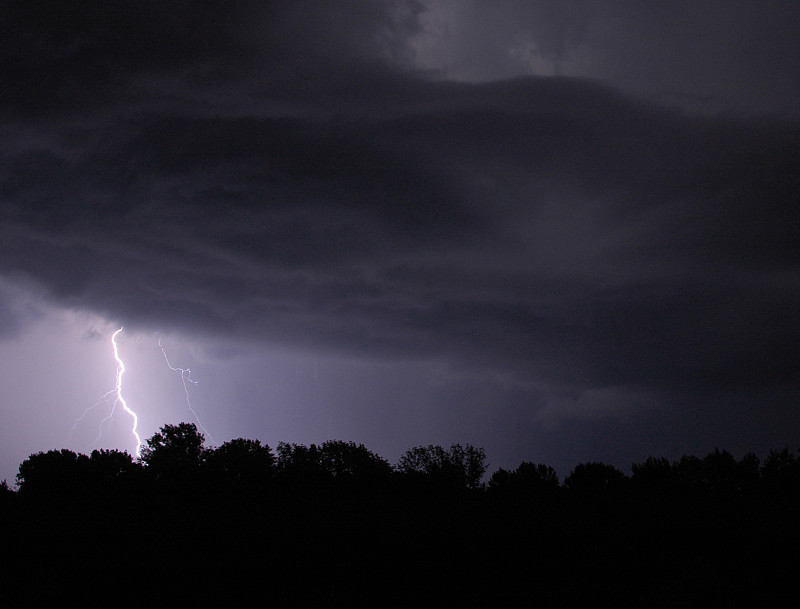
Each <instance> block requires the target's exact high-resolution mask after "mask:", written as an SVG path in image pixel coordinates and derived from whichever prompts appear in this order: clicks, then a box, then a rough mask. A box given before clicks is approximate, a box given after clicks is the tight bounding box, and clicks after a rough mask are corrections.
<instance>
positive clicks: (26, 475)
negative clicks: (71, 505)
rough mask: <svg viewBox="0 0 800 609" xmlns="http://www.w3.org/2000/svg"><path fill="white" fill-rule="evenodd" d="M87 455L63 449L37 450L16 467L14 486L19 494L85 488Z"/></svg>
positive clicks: (87, 472) (87, 467) (61, 491)
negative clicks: (16, 486)
mask: <svg viewBox="0 0 800 609" xmlns="http://www.w3.org/2000/svg"><path fill="white" fill-rule="evenodd" d="M88 478H89V458H88V457H87V456H86V455H81V454H78V453H75V452H73V451H71V450H67V449H65V448H62V449H61V450H49V451H47V452H38V453H36V454H33V455H31V456H30V457H28V458H27V459H25V460H24V461H23V462H22V463H21V464H20V466H19V473H18V474H17V485H18V486H19V491H20V493H21V494H23V495H25V494H34V493H54V494H64V493H77V492H81V491H84V490H86V485H87V481H88Z"/></svg>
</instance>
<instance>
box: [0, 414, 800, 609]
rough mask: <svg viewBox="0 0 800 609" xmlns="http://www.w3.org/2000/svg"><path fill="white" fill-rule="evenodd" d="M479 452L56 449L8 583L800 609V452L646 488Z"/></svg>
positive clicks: (325, 600)
mask: <svg viewBox="0 0 800 609" xmlns="http://www.w3.org/2000/svg"><path fill="white" fill-rule="evenodd" d="M486 471H487V461H486V455H485V453H484V451H483V450H482V449H480V448H477V447H474V446H472V445H469V444H467V445H460V444H455V445H453V446H451V447H450V448H444V447H441V446H419V447H415V448H412V449H410V450H408V451H406V452H405V453H404V454H403V455H402V456H401V457H400V459H399V461H398V462H397V463H396V464H395V465H391V464H390V463H389V462H388V461H386V460H385V459H383V458H382V457H380V456H379V455H377V454H375V453H373V452H371V451H369V450H368V449H367V448H365V447H364V446H363V445H362V444H355V443H354V442H344V441H328V442H324V443H322V444H320V445H316V444H311V445H308V446H306V445H302V444H289V443H283V442H281V443H279V444H278V445H277V447H276V448H275V450H274V451H273V450H272V448H270V447H269V446H267V445H265V444H262V443H261V442H260V441H258V440H248V439H243V438H239V439H234V440H231V441H229V442H225V443H224V444H222V445H221V446H218V447H211V448H209V447H206V446H205V445H204V437H203V435H202V434H201V433H199V432H198V430H197V428H196V427H195V426H194V425H193V424H190V423H181V424H178V425H164V426H163V427H162V428H161V429H160V430H159V431H158V432H157V433H155V434H154V435H153V436H152V437H151V438H149V439H147V440H146V442H145V444H144V445H143V446H142V450H141V458H140V459H134V458H133V457H131V455H129V454H128V453H126V452H122V451H117V450H94V451H92V453H91V454H90V455H84V454H77V453H75V452H72V451H69V450H65V449H62V450H50V451H47V452H40V453H36V454H33V455H31V456H30V457H29V458H28V459H26V460H25V461H24V462H23V463H22V464H21V465H20V467H19V473H18V475H17V479H16V483H17V490H14V489H12V488H10V487H9V485H8V484H7V483H6V482H3V483H2V485H0V516H1V517H2V525H0V526H2V529H1V530H0V535H1V536H2V541H3V545H4V551H3V553H4V555H5V556H6V559H7V562H8V564H9V565H10V566H9V567H7V568H6V569H5V570H4V573H5V576H6V577H8V578H9V579H8V582H10V583H11V584H12V585H13V588H14V590H15V591H16V592H17V593H19V594H20V595H21V596H23V597H25V598H26V599H29V600H30V599H34V598H40V599H46V600H51V601H52V600H60V601H66V600H69V599H71V598H73V597H74V598H75V599H76V600H85V599H86V598H89V597H92V598H100V599H102V600H106V601H119V600H120V599H122V598H125V599H128V600H131V601H136V600H137V599H138V600H141V601H143V602H156V601H158V602H159V603H162V602H175V603H181V604H182V605H183V604H188V603H190V602H199V601H218V602H235V601H237V600H238V601H242V602H244V601H247V602H252V601H253V599H256V600H258V601H259V602H260V603H261V604H264V605H268V606H269V605H275V606H280V607H306V606H314V607H401V606H402V607H408V606H420V607H427V606H442V607H445V606H447V607H449V606H459V607H532V606H536V605H540V606H577V605H585V604H587V603H591V604H597V603H598V602H600V601H604V602H611V603H615V604H617V605H619V606H625V607H675V606H681V607H693V606H702V607H732V606H753V605H758V606H762V605H765V604H766V605H770V606H798V605H797V601H798V600H800V594H799V593H798V590H797V587H796V578H797V573H798V567H799V566H800V560H798V551H797V548H798V547H800V545H799V544H798V542H800V456H799V455H798V454H797V453H794V452H791V451H789V450H788V449H783V450H773V451H772V452H770V454H769V455H768V456H767V457H766V458H765V460H764V461H763V463H762V462H761V460H760V459H759V458H758V457H756V456H755V455H753V454H748V455H745V456H744V457H743V458H742V459H740V460H737V459H736V458H734V457H733V456H732V455H731V454H730V453H728V452H727V451H724V450H723V451H720V450H718V449H717V450H715V451H714V452H712V453H710V454H708V455H706V456H705V457H702V458H699V457H695V456H683V457H681V458H680V459H679V460H677V461H674V462H670V461H669V460H667V459H665V458H657V457H650V458H648V459H647V460H645V461H644V462H642V463H636V464H634V465H633V466H632V468H631V475H630V476H629V475H626V474H625V473H623V472H622V471H621V470H619V469H617V468H616V467H613V466H611V465H607V464H603V463H598V462H592V463H581V464H578V465H577V466H576V467H575V468H574V469H573V470H572V472H570V473H569V474H568V475H567V476H566V477H565V478H564V480H563V482H560V481H559V478H558V476H557V474H556V472H555V470H554V469H553V468H552V467H550V466H547V465H545V464H538V463H532V462H523V463H521V464H520V465H519V467H517V468H516V469H514V470H507V469H503V468H500V469H497V470H496V471H494V472H493V473H492V474H491V475H490V476H488V479H487V476H486Z"/></svg>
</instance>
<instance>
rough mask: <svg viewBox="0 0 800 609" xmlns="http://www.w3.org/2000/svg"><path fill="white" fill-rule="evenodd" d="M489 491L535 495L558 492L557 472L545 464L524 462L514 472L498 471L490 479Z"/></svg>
mask: <svg viewBox="0 0 800 609" xmlns="http://www.w3.org/2000/svg"><path fill="white" fill-rule="evenodd" d="M489 489H490V490H492V491H495V492H497V491H508V492H513V493H519V494H525V495H534V494H543V493H552V492H555V491H557V490H558V476H557V475H556V470H554V469H553V468H552V467H550V466H549V465H545V464H543V463H531V462H528V461H523V462H522V463H520V465H519V467H518V468H517V469H516V470H514V471H508V470H505V469H503V468H500V469H498V470H497V471H496V472H494V473H493V474H492V476H491V477H490V478H489Z"/></svg>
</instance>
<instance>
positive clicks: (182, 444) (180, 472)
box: [141, 423, 205, 481]
mask: <svg viewBox="0 0 800 609" xmlns="http://www.w3.org/2000/svg"><path fill="white" fill-rule="evenodd" d="M204 442H205V437H204V436H203V434H202V433H200V432H199V431H197V426H196V425H195V424H194V423H179V424H178V425H170V424H167V425H164V426H163V427H161V429H160V430H159V431H158V432H156V433H155V434H153V436H152V437H150V438H148V439H147V441H146V442H145V445H144V446H142V448H141V460H142V463H144V464H145V465H146V466H147V472H148V473H149V474H151V475H152V476H155V477H156V478H160V479H164V480H171V481H176V480H189V479H192V478H196V477H197V475H198V474H199V472H200V467H201V466H202V464H203V460H204V457H205V451H204V448H203V443H204Z"/></svg>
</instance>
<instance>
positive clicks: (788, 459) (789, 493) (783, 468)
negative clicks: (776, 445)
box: [761, 448, 800, 499]
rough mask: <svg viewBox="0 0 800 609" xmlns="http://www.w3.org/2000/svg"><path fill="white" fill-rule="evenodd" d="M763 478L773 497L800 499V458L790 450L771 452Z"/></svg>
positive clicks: (762, 473) (764, 467)
mask: <svg viewBox="0 0 800 609" xmlns="http://www.w3.org/2000/svg"><path fill="white" fill-rule="evenodd" d="M761 476H762V479H763V481H764V487H765V489H766V491H767V492H768V493H769V494H770V495H772V496H773V497H781V498H784V499H800V458H798V457H797V456H796V455H795V454H793V453H792V452H790V451H789V449H788V448H784V449H782V450H772V451H770V453H769V455H768V456H767V458H766V459H765V460H764V466H763V468H762V469H761Z"/></svg>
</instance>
